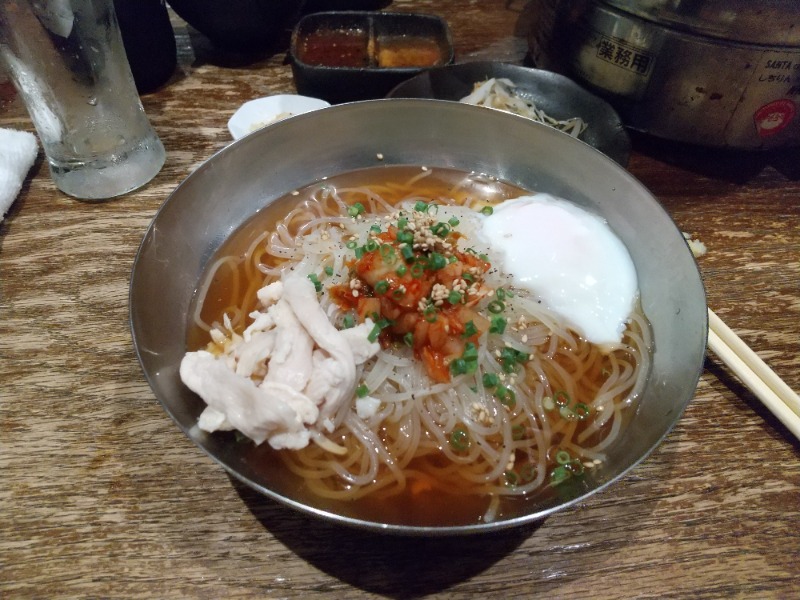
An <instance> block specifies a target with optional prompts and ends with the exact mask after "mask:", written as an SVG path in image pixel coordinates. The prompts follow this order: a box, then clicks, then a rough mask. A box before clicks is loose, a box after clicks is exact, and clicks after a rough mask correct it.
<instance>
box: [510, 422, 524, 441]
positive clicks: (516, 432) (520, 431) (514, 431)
mask: <svg viewBox="0 0 800 600" xmlns="http://www.w3.org/2000/svg"><path fill="white" fill-rule="evenodd" d="M526 433H527V432H526V430H525V425H514V426H513V427H512V428H511V439H513V440H514V441H519V440H524V439H525V437H526V435H525V434H526Z"/></svg>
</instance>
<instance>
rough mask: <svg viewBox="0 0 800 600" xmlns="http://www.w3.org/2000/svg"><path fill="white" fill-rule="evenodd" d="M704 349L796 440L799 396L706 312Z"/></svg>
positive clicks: (799, 427) (799, 429)
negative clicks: (716, 357) (706, 336)
mask: <svg viewBox="0 0 800 600" xmlns="http://www.w3.org/2000/svg"><path fill="white" fill-rule="evenodd" d="M708 347H709V348H710V349H711V350H713V351H714V354H716V355H717V356H718V357H719V359H720V360H722V362H724V363H725V364H726V365H727V366H728V368H730V369H731V371H733V372H734V374H735V375H736V376H737V377H738V378H739V379H740V380H741V381H742V383H744V384H745V385H746V386H747V387H748V388H749V389H750V391H751V392H753V393H754V394H755V395H756V396H757V397H758V399H759V400H761V402H762V403H763V404H764V406H766V407H767V408H768V409H769V410H770V412H771V413H772V414H773V415H775V416H776V417H777V418H778V420H779V421H780V422H781V423H783V424H784V425H786V427H787V428H788V429H789V431H791V432H792V433H793V434H794V435H795V436H796V437H797V438H798V439H800V396H798V395H797V394H796V393H795V392H794V390H792V388H790V387H789V386H788V385H787V384H786V382H785V381H783V380H782V379H781V378H780V377H778V375H777V374H776V373H775V372H774V371H773V370H772V369H770V368H769V366H767V364H766V363H765V362H764V361H763V360H761V359H760V358H759V357H758V355H757V354H756V353H755V352H753V350H752V349H751V348H750V347H749V346H748V345H747V344H745V343H744V342H743V341H742V339H741V338H740V337H739V336H737V335H736V334H735V333H734V332H733V331H732V330H731V329H730V328H729V327H728V326H727V325H726V324H725V323H723V322H722V319H720V318H719V317H718V316H717V315H716V314H714V311H712V310H711V309H708Z"/></svg>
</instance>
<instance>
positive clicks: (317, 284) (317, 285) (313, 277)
mask: <svg viewBox="0 0 800 600" xmlns="http://www.w3.org/2000/svg"><path fill="white" fill-rule="evenodd" d="M308 278H309V279H310V280H311V283H313V284H314V289H315V290H317V291H318V292H321V291H322V283H320V281H319V277H317V274H316V273H310V274H309V275H308Z"/></svg>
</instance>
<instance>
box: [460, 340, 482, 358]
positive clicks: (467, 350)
mask: <svg viewBox="0 0 800 600" xmlns="http://www.w3.org/2000/svg"><path fill="white" fill-rule="evenodd" d="M462 356H463V357H464V358H478V347H477V346H476V345H475V344H473V343H472V342H467V343H466V344H464V354H463V355H462Z"/></svg>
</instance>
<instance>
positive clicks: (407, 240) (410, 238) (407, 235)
mask: <svg viewBox="0 0 800 600" xmlns="http://www.w3.org/2000/svg"><path fill="white" fill-rule="evenodd" d="M397 241H398V242H399V243H400V244H413V243H414V234H413V233H411V232H410V231H398V232H397Z"/></svg>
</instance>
